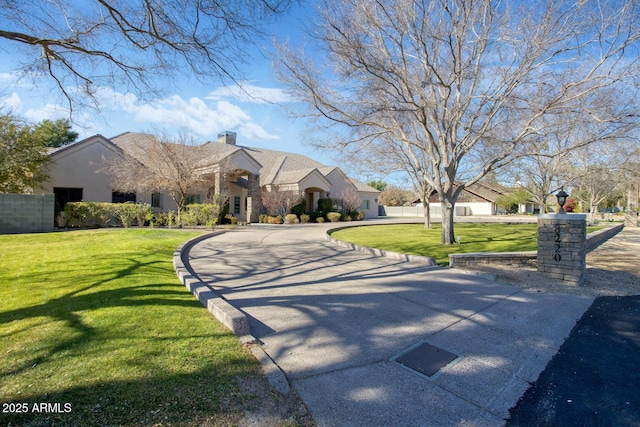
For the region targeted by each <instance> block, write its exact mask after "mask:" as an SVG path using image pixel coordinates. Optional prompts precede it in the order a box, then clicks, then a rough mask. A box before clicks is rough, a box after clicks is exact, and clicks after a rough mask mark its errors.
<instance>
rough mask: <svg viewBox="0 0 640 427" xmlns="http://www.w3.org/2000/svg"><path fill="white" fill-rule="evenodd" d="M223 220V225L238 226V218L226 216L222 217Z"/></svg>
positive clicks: (230, 215)
mask: <svg viewBox="0 0 640 427" xmlns="http://www.w3.org/2000/svg"><path fill="white" fill-rule="evenodd" d="M224 219H225V224H231V225H236V224H238V218H236V217H235V216H233V215H232V214H226V215H225V216H224Z"/></svg>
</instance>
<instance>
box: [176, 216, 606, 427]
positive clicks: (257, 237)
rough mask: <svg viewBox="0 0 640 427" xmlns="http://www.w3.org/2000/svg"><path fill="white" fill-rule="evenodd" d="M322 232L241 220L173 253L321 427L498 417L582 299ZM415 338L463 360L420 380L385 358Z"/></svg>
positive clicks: (489, 422)
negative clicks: (244, 325) (400, 256)
mask: <svg viewBox="0 0 640 427" xmlns="http://www.w3.org/2000/svg"><path fill="white" fill-rule="evenodd" d="M328 228H331V225H328V224H324V225H319V224H318V225H315V224H314V225H312V224H305V225H296V226H252V227H250V228H248V229H241V230H238V231H234V232H229V233H225V234H221V235H217V236H214V237H211V238H209V239H205V240H203V241H200V242H199V243H196V244H195V245H193V246H192V247H191V248H190V249H189V251H188V253H187V254H186V256H185V257H184V258H183V259H184V261H185V262H186V263H188V264H189V265H190V267H191V268H192V269H193V271H194V272H195V273H196V275H197V276H198V278H199V279H200V281H202V282H204V283H206V284H208V285H209V286H211V287H212V288H213V289H215V291H216V293H218V294H219V295H221V296H222V297H223V298H224V299H226V300H227V301H229V302H230V303H231V304H232V305H233V306H235V307H236V308H238V309H239V310H241V311H242V312H244V313H245V314H246V316H248V319H249V325H250V330H251V335H253V337H255V338H256V339H257V340H258V342H259V343H260V344H261V345H262V348H263V349H264V351H265V352H266V353H267V354H268V355H269V357H270V358H271V359H272V360H273V361H274V362H275V363H276V364H277V366H278V367H279V368H280V369H281V370H282V371H283V372H284V373H285V375H286V377H287V378H288V380H289V382H290V383H291V385H292V386H293V387H294V388H295V390H296V391H297V392H298V393H299V395H300V396H301V398H302V399H303V400H304V402H305V404H306V405H307V407H308V408H309V410H310V411H311V413H312V414H313V416H314V418H315V419H316V421H317V422H318V424H319V425H321V426H338V425H339V426H345V425H354V426H355V425H362V426H365V425H366V426H371V425H403V426H408V425H421V426H430V425H433V426H445V425H446V426H452V425H470V426H483V425H486V426H495V425H501V424H502V423H503V420H504V419H505V418H507V417H508V416H509V412H508V411H509V408H511V407H512V406H514V405H515V404H516V403H517V401H518V399H519V397H520V396H521V395H522V394H523V393H524V392H525V391H526V390H527V388H528V387H529V383H530V382H533V381H535V380H536V379H537V378H538V375H539V373H540V372H541V371H542V370H543V369H544V367H545V366H546V364H547V362H548V361H549V360H550V359H551V358H552V356H553V355H554V354H555V353H556V352H557V350H558V348H559V347H560V345H561V344H562V343H563V341H564V339H565V338H566V337H567V336H568V335H569V333H570V331H571V329H572V327H573V326H574V325H575V323H576V321H577V320H578V319H579V318H580V316H581V315H582V314H583V313H584V311H585V310H586V309H587V308H588V307H589V306H590V304H591V302H592V301H593V299H592V298H588V297H579V296H568V295H557V294H545V293H532V292H526V291H523V290H521V289H519V288H516V287H512V286H509V285H504V284H500V283H497V282H494V281H490V280H486V279H482V278H480V277H476V276H473V275H470V274H466V273H463V272H459V271H456V270H450V269H443V268H433V267H425V266H423V265H420V264H417V263H413V262H407V261H398V260H392V259H389V258H383V257H376V256H374V255H369V254H365V253H362V252H358V251H353V250H350V249H347V248H343V247H340V246H336V245H333V244H331V243H330V242H327V241H326V240H325V239H324V237H323V236H324V231H325V230H327V229H328ZM421 342H427V343H429V344H431V345H433V346H437V347H438V348H441V349H444V350H447V351H449V352H451V353H454V354H457V355H460V356H462V358H461V359H459V360H458V361H457V363H455V364H453V366H450V367H449V368H448V369H447V370H445V371H443V372H440V373H438V374H437V375H434V376H433V377H431V378H428V377H426V376H423V375H421V374H418V373H417V372H416V371H413V370H411V369H408V368H406V367H405V366H403V365H401V364H400V363H397V362H395V361H393V360H392V359H393V357H394V356H397V355H398V354H400V353H401V352H403V351H405V350H407V349H409V348H411V347H412V346H414V345H416V344H418V343H421Z"/></svg>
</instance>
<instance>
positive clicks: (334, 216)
mask: <svg viewBox="0 0 640 427" xmlns="http://www.w3.org/2000/svg"><path fill="white" fill-rule="evenodd" d="M364 216H365V213H364V212H357V211H353V212H351V213H350V214H349V215H347V214H345V213H340V212H328V213H327V214H326V215H323V214H322V212H314V213H310V214H300V215H296V214H294V213H290V214H287V215H285V217H284V218H283V217H282V215H275V216H272V215H260V217H259V219H258V221H259V222H260V223H262V224H305V223H307V222H317V223H321V222H325V220H326V221H330V222H339V221H361V220H363V219H364Z"/></svg>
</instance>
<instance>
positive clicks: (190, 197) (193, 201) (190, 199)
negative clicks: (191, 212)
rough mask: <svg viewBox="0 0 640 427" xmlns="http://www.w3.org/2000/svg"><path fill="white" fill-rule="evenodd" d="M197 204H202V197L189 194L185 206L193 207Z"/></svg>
mask: <svg viewBox="0 0 640 427" xmlns="http://www.w3.org/2000/svg"><path fill="white" fill-rule="evenodd" d="M196 203H200V195H199V194H189V195H187V199H186V200H185V202H184V204H185V205H193V204H196Z"/></svg>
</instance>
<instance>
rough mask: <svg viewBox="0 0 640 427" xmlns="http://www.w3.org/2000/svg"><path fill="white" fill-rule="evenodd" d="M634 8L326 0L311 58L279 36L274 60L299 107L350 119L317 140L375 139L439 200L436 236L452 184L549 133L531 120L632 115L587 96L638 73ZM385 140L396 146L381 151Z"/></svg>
mask: <svg viewBox="0 0 640 427" xmlns="http://www.w3.org/2000/svg"><path fill="white" fill-rule="evenodd" d="M636 6H637V5H636V2H635V1H632V0H629V1H589V2H585V1H581V2H575V1H554V2H548V1H534V2H501V1H491V0H476V1H472V0H426V1H412V0H365V1H363V0H344V1H340V2H337V1H332V0H324V1H322V2H321V8H322V10H321V19H320V23H319V26H318V27H317V28H316V29H315V32H314V34H313V36H314V40H316V41H317V43H318V44H317V46H312V47H310V46H305V47H306V48H307V51H313V56H312V57H311V56H307V55H305V54H304V52H303V51H302V50H299V49H295V48H291V47H287V46H284V47H283V48H282V49H281V51H282V55H281V58H280V59H279V60H278V70H279V74H280V78H281V79H282V80H283V81H285V82H287V83H288V84H289V87H290V89H291V92H292V93H293V95H295V96H297V97H298V98H299V99H300V100H304V101H306V103H307V105H308V106H309V110H308V111H306V112H305V114H308V115H310V116H312V117H315V118H316V119H317V120H318V122H317V123H318V124H319V125H327V126H328V127H331V126H334V125H341V126H339V128H340V129H347V130H348V133H347V134H346V135H344V136H343V137H342V138H335V139H332V138H326V137H324V138H323V140H324V141H329V142H328V143H327V142H325V143H322V142H319V143H318V145H320V146H324V147H326V148H333V149H341V150H346V149H347V148H349V149H350V150H351V151H358V150H365V151H366V150H372V151H375V150H376V149H377V148H379V147H381V146H383V148H382V149H383V150H387V151H388V152H390V153H392V154H391V155H394V156H396V157H395V158H396V160H397V163H398V164H405V165H406V167H405V170H406V171H407V172H408V173H410V174H411V175H412V179H413V180H415V182H416V183H420V185H421V186H423V187H424V188H425V189H428V188H432V189H433V190H434V191H435V193H436V194H437V195H438V198H439V202H440V204H441V206H442V212H443V227H442V243H445V244H452V243H454V230H453V215H454V205H455V203H456V200H457V198H458V196H459V195H460V193H461V192H462V191H463V190H464V189H465V187H467V186H469V185H471V184H473V183H475V182H477V181H479V180H480V179H481V178H482V177H483V176H485V175H486V174H487V173H488V172H489V171H491V170H493V169H496V168H499V167H501V166H503V165H505V164H508V163H509V162H510V161H512V160H513V159H514V158H515V157H516V156H522V155H525V154H527V153H526V150H527V149H528V148H529V146H528V145H527V144H526V142H529V141H531V140H532V139H534V137H535V136H536V135H539V134H545V129H542V128H541V126H543V125H544V122H542V121H541V120H540V118H542V117H544V116H545V115H547V114H552V113H556V112H559V111H575V112H576V114H577V115H578V116H579V117H580V120H581V121H583V122H586V121H588V120H590V122H591V123H594V124H597V123H598V121H610V120H622V119H624V118H626V117H628V116H629V115H632V114H634V113H633V112H630V111H624V110H623V111H619V113H620V114H618V115H616V116H615V117H605V112H606V111H608V106H607V105H599V104H593V105H591V104H590V103H588V102H587V101H588V100H589V99H590V98H591V97H594V96H596V94H597V93H599V92H600V91H601V90H612V91H620V90H622V88H623V87H625V85H626V84H627V83H629V82H630V80H631V79H633V78H634V77H635V76H637V73H638V65H639V61H638V56H637V54H636V52H637V43H638V38H639V29H638V17H639V15H638V10H637V8H636ZM315 47H317V49H314V48H315ZM533 101H535V102H533ZM587 105H588V106H589V108H586V106H587ZM611 112H613V109H611ZM389 141H394V144H396V145H395V147H396V149H394V150H388V146H389ZM394 153H395V154H394Z"/></svg>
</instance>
